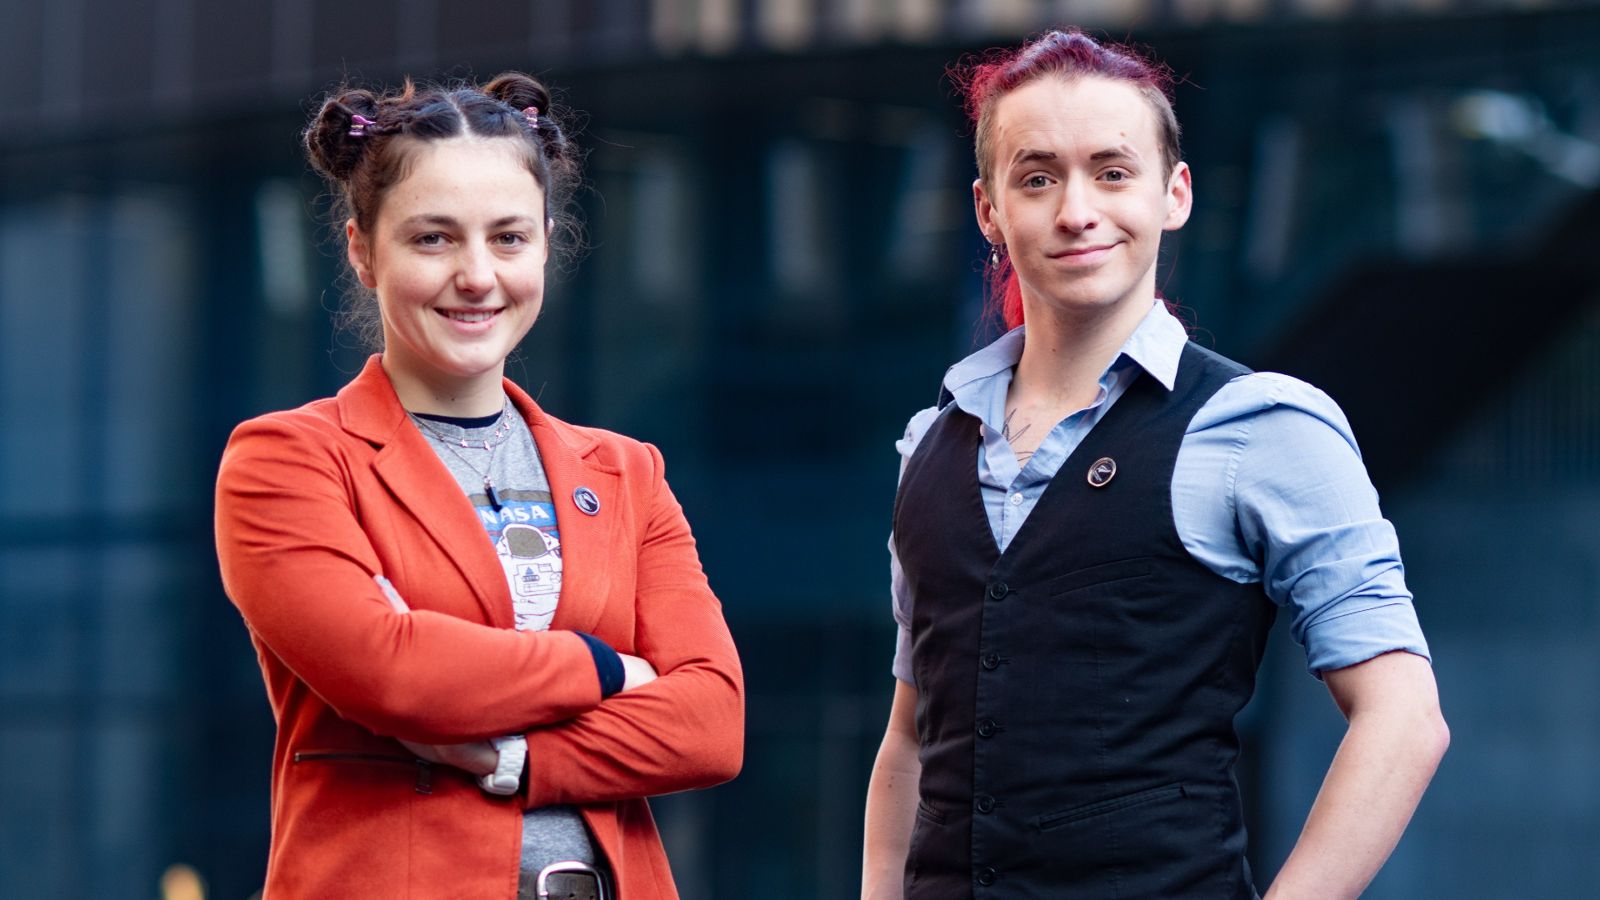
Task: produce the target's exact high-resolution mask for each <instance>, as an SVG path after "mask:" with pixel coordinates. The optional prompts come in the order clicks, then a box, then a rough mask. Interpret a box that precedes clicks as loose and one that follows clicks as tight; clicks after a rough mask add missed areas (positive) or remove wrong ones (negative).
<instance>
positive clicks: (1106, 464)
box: [1089, 456, 1117, 488]
mask: <svg viewBox="0 0 1600 900" xmlns="http://www.w3.org/2000/svg"><path fill="white" fill-rule="evenodd" d="M1116 475H1117V461H1116V460H1114V459H1112V458H1111V457H1109V456H1102V457H1100V458H1099V459H1097V460H1095V461H1094V465H1092V466H1090V467H1089V486H1090V487H1097V488H1102V487H1105V486H1106V485H1108V484H1110V483H1111V479H1112V478H1115V477H1116Z"/></svg>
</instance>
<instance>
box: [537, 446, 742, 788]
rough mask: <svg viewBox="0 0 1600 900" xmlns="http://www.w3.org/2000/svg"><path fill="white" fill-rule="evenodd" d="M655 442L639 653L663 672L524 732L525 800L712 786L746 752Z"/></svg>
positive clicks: (733, 677)
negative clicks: (572, 715)
mask: <svg viewBox="0 0 1600 900" xmlns="http://www.w3.org/2000/svg"><path fill="white" fill-rule="evenodd" d="M645 446H646V447H647V449H648V450H649V454H650V464H651V467H652V473H651V479H652V480H651V490H650V492H649V494H648V497H649V512H648V516H647V518H646V521H645V523H644V528H643V532H642V536H641V537H640V539H639V543H638V545H637V548H636V549H637V553H638V560H639V561H638V586H637V589H636V594H635V598H634V602H635V606H636V613H635V616H636V646H635V647H634V648H633V649H634V652H635V653H636V654H638V655H639V656H642V657H644V658H645V659H646V660H648V661H649V662H650V664H651V665H653V666H655V668H656V671H657V672H658V673H659V674H660V677H658V678H657V679H656V680H655V681H652V682H651V683H649V684H647V685H645V686H644V687H641V688H636V689H634V690H631V691H625V692H623V693H620V694H616V695H613V696H612V697H610V698H608V699H607V700H606V701H605V702H603V703H601V704H600V705H599V706H598V707H596V708H595V709H592V710H590V711H588V712H585V713H583V714H582V715H579V716H577V717H576V718H574V719H572V720H570V721H567V722H562V723H560V724H558V725H554V726H551V727H547V728H536V729H533V730H532V731H530V732H529V733H528V735H527V739H528V785H527V790H526V793H525V795H524V797H523V800H524V802H525V803H526V805H527V806H528V807H529V808H534V807H540V806H546V805H549V804H551V803H600V802H609V801H615V800H624V799H629V798H636V797H644V796H654V795H658V794H667V793H672V792H674V791H682V790H690V789H693V788H700V787H708V786H710V785H713V784H719V783H721V782H724V781H727V780H729V779H731V778H733V777H734V776H735V775H737V774H738V772H739V769H740V767H741V765H742V764H743V758H744V676H743V673H742V672H741V670H740V666H739V657H738V652H737V651H736V650H735V648H734V644H733V637H732V636H731V635H730V634H729V633H728V626H727V623H726V622H725V621H723V618H722V607H721V604H719V603H718V602H717V598H716V597H715V596H714V595H713V594H712V593H711V587H710V585H709V584H708V583H707V581H706V576H705V573H704V571H703V570H702V569H701V567H700V558H699V555H698V554H697V553H696V551H695V543H694V537H693V535H691V534H690V532H689V524H688V522H687V521H685V520H684V517H683V509H682V507H680V506H679V505H678V501H677V499H676V498H675V497H674V496H673V495H672V491H671V490H670V489H669V488H668V487H667V484H666V480H665V478H664V477H663V475H662V461H661V454H660V452H659V451H657V450H656V448H655V447H653V446H650V445H648V444H647V445H645Z"/></svg>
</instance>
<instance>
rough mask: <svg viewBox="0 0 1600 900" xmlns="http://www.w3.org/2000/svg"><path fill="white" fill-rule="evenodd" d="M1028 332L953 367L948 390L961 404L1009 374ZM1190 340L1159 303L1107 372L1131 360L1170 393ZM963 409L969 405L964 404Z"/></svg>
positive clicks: (1016, 331)
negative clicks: (980, 388)
mask: <svg viewBox="0 0 1600 900" xmlns="http://www.w3.org/2000/svg"><path fill="white" fill-rule="evenodd" d="M1027 330H1028V326H1026V325H1019V326H1017V327H1016V328H1013V329H1011V330H1010V331H1008V332H1006V333H1005V334H1003V335H1001V336H1000V337H999V338H997V339H995V341H994V343H992V344H989V345H988V346H987V347H984V348H983V349H981V350H979V351H978V352H976V353H974V354H972V355H971V356H968V357H967V358H966V359H963V360H961V361H960V362H958V363H956V364H955V365H953V366H951V367H950V368H949V370H948V371H946V372H945V375H944V386H945V389H946V390H948V391H949V392H950V393H951V395H952V396H954V397H955V398H956V400H957V402H959V401H960V400H961V398H962V396H963V395H965V394H969V393H970V391H971V389H972V388H973V386H975V385H976V384H978V383H979V382H983V381H987V380H988V379H990V378H993V377H994V376H996V375H998V374H1000V373H1001V372H1008V373H1009V371H1010V370H1011V369H1013V368H1015V367H1016V365H1017V362H1018V361H1020V360H1021V359H1022V344H1023V340H1024V338H1025V336H1026V332H1027ZM1188 341H1189V334H1188V332H1187V331H1185V330H1184V327H1183V323H1181V322H1179V321H1178V320H1177V318H1175V317H1174V316H1173V315H1172V313H1170V312H1168V311H1167V305H1166V303H1164V302H1162V301H1161V300H1156V301H1155V303H1153V304H1151V306H1150V311H1149V312H1148V313H1146V314H1145V317H1144V319H1142V320H1141V321H1140V322H1139V327H1137V328H1135V329H1134V330H1133V334H1130V335H1128V339H1127V340H1126V341H1125V342H1123V344H1122V349H1121V350H1119V351H1117V355H1116V356H1115V357H1114V358H1112V360H1111V364H1110V365H1109V366H1107V367H1106V372H1110V371H1111V370H1112V369H1115V368H1117V367H1118V366H1120V365H1123V360H1124V359H1128V360H1131V361H1132V362H1134V363H1136V364H1138V366H1139V367H1140V368H1142V369H1144V370H1145V371H1146V372H1148V373H1149V374H1150V375H1151V376H1152V377H1154V378H1155V379H1156V380H1157V381H1159V382H1161V386H1162V387H1164V388H1166V389H1167V390H1169V391H1170V390H1172V387H1173V385H1174V384H1176V383H1177V380H1178V362H1179V361H1180V360H1181V359H1182V358H1183V347H1184V344H1186V343H1188ZM1100 380H1101V382H1102V383H1103V382H1104V381H1105V380H1106V379H1105V375H1104V374H1102V375H1101V379H1100ZM963 408H966V406H965V405H963Z"/></svg>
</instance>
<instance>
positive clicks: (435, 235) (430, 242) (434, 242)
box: [411, 231, 444, 247]
mask: <svg viewBox="0 0 1600 900" xmlns="http://www.w3.org/2000/svg"><path fill="white" fill-rule="evenodd" d="M411 240H412V243H414V244H416V245H417V246H419V247H438V246H440V245H442V244H443V243H444V235H442V234H440V233H439V232H437V231H430V232H427V233H426V234H419V235H417V236H416V237H414V238H412V239H411Z"/></svg>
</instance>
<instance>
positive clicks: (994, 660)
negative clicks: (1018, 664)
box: [983, 653, 1000, 672]
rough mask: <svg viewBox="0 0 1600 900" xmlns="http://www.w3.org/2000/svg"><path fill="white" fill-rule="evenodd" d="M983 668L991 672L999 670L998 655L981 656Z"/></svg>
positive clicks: (987, 654)
mask: <svg viewBox="0 0 1600 900" xmlns="http://www.w3.org/2000/svg"><path fill="white" fill-rule="evenodd" d="M983 667H984V668H985V669H988V670H989V671H991V672H993V671H994V670H995V669H998V668H1000V654H998V653H985V654H984V655H983Z"/></svg>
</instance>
